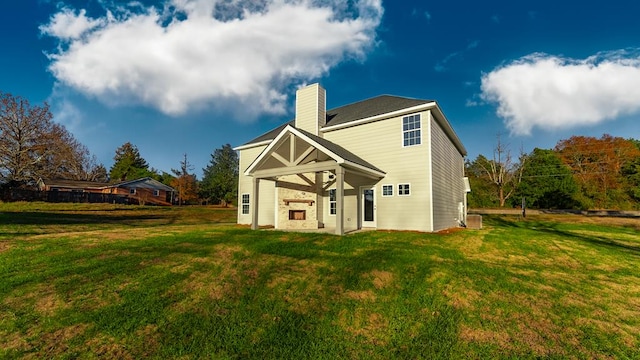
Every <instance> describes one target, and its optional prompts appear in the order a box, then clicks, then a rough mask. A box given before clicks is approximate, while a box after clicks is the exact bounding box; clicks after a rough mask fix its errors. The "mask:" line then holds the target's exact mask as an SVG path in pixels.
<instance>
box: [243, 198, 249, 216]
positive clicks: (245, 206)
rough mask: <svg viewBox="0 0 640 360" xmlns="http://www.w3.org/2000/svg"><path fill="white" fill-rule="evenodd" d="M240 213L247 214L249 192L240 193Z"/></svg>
mask: <svg viewBox="0 0 640 360" xmlns="http://www.w3.org/2000/svg"><path fill="white" fill-rule="evenodd" d="M242 215H249V194H242Z"/></svg>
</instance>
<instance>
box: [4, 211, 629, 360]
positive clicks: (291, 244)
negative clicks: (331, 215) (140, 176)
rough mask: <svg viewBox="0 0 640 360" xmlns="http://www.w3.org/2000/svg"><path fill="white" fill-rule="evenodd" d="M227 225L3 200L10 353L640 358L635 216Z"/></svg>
mask: <svg viewBox="0 0 640 360" xmlns="http://www.w3.org/2000/svg"><path fill="white" fill-rule="evenodd" d="M234 221H235V210H233V209H231V210H228V209H217V208H203V207H185V208H177V207H173V208H154V207H137V206H116V205H79V204H66V205H59V204H44V203H36V204H24V203H18V204H0V358H78V357H80V358H120V359H138V358H142V357H150V358H160V359H166V358H182V359H199V358H215V359H219V358H222V359H227V358H258V359H265V358H266V359H271V358H272V359H282V358H289V359H305V358H307V359H320V358H325V359H336V358H346V359H362V358H367V359H390V358H425V359H437V358H472V359H477V358H518V359H520V358H540V357H543V358H549V357H550V358H577V359H591V358H602V359H609V358H619V359H626V358H631V359H636V358H637V359H640V350H639V349H640V220H637V219H605V218H594V217H590V218H587V217H582V216H556V217H550V216H545V215H540V216H529V217H527V218H526V220H522V219H519V218H518V217H516V216H512V217H509V216H484V224H485V228H484V229H483V230H460V231H453V232H450V233H447V234H421V233H412V232H383V231H378V232H365V233H358V234H352V235H348V236H344V237H337V236H334V235H328V234H308V233H305V234H299V233H284V232H278V231H272V230H263V231H251V230H249V229H247V228H246V227H240V226H237V225H234V224H233V222H234Z"/></svg>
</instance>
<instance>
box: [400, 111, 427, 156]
mask: <svg viewBox="0 0 640 360" xmlns="http://www.w3.org/2000/svg"><path fill="white" fill-rule="evenodd" d="M411 116H417V117H418V124H419V125H420V128H419V129H418V131H420V136H419V137H418V138H417V139H418V140H419V141H420V143H418V144H413V145H410V144H405V143H404V134H405V133H409V132H412V131H416V129H412V130H405V129H404V120H405V119H407V118H409V117H411ZM422 124H423V122H422V114H421V113H416V114H408V115H404V116H402V121H400V129H401V130H402V131H401V132H400V141H401V144H402V147H403V148H406V147H413V146H420V145H422V134H423V133H424V131H423V129H424V128H423V126H422Z"/></svg>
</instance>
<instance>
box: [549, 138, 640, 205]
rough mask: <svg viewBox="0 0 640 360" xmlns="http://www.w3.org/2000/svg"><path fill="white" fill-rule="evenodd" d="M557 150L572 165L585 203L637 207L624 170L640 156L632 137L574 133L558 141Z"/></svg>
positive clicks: (570, 166)
mask: <svg viewBox="0 0 640 360" xmlns="http://www.w3.org/2000/svg"><path fill="white" fill-rule="evenodd" d="M555 151H556V152H557V154H558V156H559V157H560V159H562V161H563V162H564V163H565V164H566V165H567V166H569V168H570V169H571V171H572V173H573V176H574V178H575V180H576V182H577V183H578V184H579V186H580V188H581V191H580V196H581V198H580V199H578V200H579V201H580V202H582V203H583V205H584V206H585V207H589V208H600V209H621V208H629V207H633V205H632V204H630V201H631V199H630V197H629V196H628V191H627V186H626V181H627V180H626V177H625V176H624V174H623V172H622V170H623V169H625V168H627V167H628V165H629V164H631V163H633V162H635V161H637V159H638V158H639V157H640V149H638V147H637V146H636V145H635V144H634V142H633V141H631V140H626V139H623V138H621V137H613V136H611V135H608V134H605V135H603V136H602V137H601V138H599V139H598V138H595V137H588V136H572V137H570V138H569V139H566V140H561V141H559V142H558V143H557V144H556V147H555Z"/></svg>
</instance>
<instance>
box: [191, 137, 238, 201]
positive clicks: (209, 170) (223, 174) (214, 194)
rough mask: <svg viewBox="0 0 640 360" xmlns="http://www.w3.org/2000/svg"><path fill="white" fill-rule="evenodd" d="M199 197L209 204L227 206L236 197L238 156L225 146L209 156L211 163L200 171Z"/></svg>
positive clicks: (228, 146)
mask: <svg viewBox="0 0 640 360" xmlns="http://www.w3.org/2000/svg"><path fill="white" fill-rule="evenodd" d="M202 171H203V174H204V175H203V178H202V182H201V184H200V196H201V197H202V198H203V199H207V200H208V201H210V202H213V203H216V204H223V205H225V206H227V205H228V204H230V203H232V202H233V201H234V200H235V199H237V196H238V154H237V153H236V151H235V150H233V148H231V145H229V144H226V145H223V146H222V147H221V148H219V149H216V150H215V151H214V152H213V154H211V161H210V162H209V165H207V167H206V168H204V169H202Z"/></svg>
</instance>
